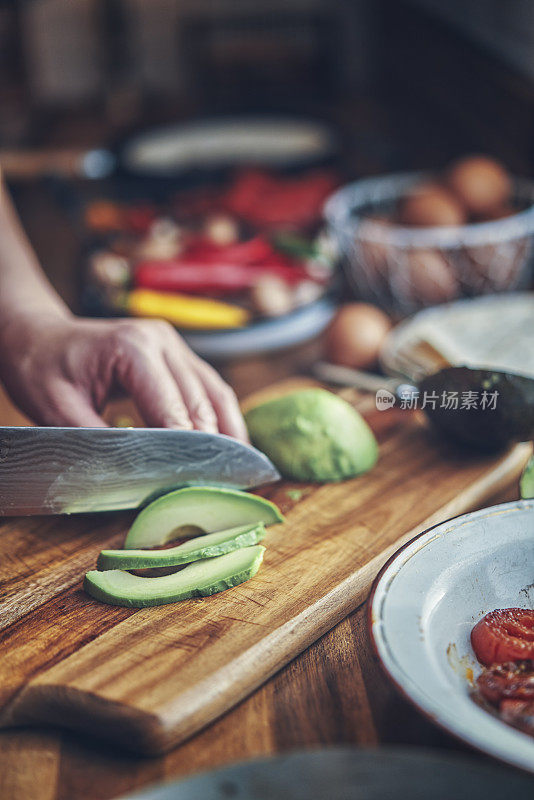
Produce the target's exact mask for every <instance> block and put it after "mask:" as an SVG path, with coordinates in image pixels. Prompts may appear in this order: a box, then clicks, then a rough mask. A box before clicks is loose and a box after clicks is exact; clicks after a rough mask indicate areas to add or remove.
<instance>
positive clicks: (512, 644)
mask: <svg viewBox="0 0 534 800" xmlns="http://www.w3.org/2000/svg"><path fill="white" fill-rule="evenodd" d="M471 644H472V646H473V650H474V651H475V655H476V657H477V658H478V660H479V661H480V662H481V663H482V664H484V665H485V666H489V665H490V664H503V663H505V662H507V661H519V660H524V659H533V658H534V610H530V609H526V608H499V609H496V610H495V611H491V612H490V613H489V614H486V616H485V617H483V618H482V619H481V620H480V621H479V622H477V624H476V625H475V627H474V628H473V630H472V631H471Z"/></svg>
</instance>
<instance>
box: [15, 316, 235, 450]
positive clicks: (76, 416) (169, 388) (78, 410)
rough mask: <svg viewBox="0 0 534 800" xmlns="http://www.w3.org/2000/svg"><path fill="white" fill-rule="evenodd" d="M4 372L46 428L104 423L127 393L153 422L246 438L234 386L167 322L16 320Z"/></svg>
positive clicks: (31, 413)
mask: <svg viewBox="0 0 534 800" xmlns="http://www.w3.org/2000/svg"><path fill="white" fill-rule="evenodd" d="M0 377H1V378H2V380H3V382H4V384H5V386H6V389H7V391H8V392H9V394H10V396H11V398H12V399H13V401H14V402H15V403H16V404H17V406H18V407H19V408H20V409H21V410H22V411H24V412H25V413H26V414H28V415H29V416H30V417H31V418H32V419H33V420H34V421H35V422H37V423H40V424H43V425H59V426H63V425H67V426H82V427H102V426H105V425H106V422H105V421H104V419H103V418H102V416H101V412H102V410H103V409H104V406H105V405H106V402H107V401H108V400H109V399H110V398H112V397H113V396H114V395H115V394H116V393H117V391H121V390H122V391H123V392H124V391H125V392H126V393H127V394H128V395H129V396H130V397H131V398H132V400H133V401H134V403H135V405H136V406H137V409H138V411H139V412H140V414H141V416H142V417H143V419H144V420H145V423H146V424H147V425H149V426H150V427H161V428H185V429H188V428H189V429H190V428H195V429H197V430H203V431H209V432H213V433H215V432H217V431H219V432H220V433H226V434H228V435H229V436H234V437H235V438H237V439H243V440H246V439H247V432H246V427H245V423H244V421H243V417H242V415H241V411H240V409H239V405H238V402H237V399H236V397H235V394H234V392H233V391H232V389H231V388H230V387H229V386H228V384H226V383H225V382H224V381H223V380H222V378H221V377H220V376H219V375H218V374H217V372H216V371H215V370H214V369H213V368H212V367H210V366H209V365H208V364H206V363H205V362H204V361H202V359H200V358H199V357H198V356H196V355H195V354H194V353H193V352H192V351H191V350H190V349H189V347H188V346H187V345H186V344H185V342H184V341H183V339H182V338H181V337H180V336H179V335H178V334H177V332H176V331H175V330H174V328H173V327H172V326H171V325H169V324H168V323H166V322H163V321H155V320H133V319H119V320H92V319H84V318H77V317H72V316H66V315H60V314H58V315H55V314H50V313H44V314H42V315H39V314H33V315H31V316H29V315H28V316H18V317H15V318H12V319H11V320H10V321H9V322H4V324H3V326H2V328H1V329H0Z"/></svg>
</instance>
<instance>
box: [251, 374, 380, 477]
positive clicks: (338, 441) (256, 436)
mask: <svg viewBox="0 0 534 800" xmlns="http://www.w3.org/2000/svg"><path fill="white" fill-rule="evenodd" d="M245 421H246V423H247V426H248V430H249V434H250V438H251V441H252V443H253V444H254V445H255V446H256V447H257V448H258V449H259V450H262V451H263V452H264V453H265V454H266V455H267V456H268V457H269V458H270V459H271V461H272V462H273V463H274V464H275V465H276V466H277V467H278V469H279V471H280V472H281V474H282V475H284V476H285V477H286V478H291V479H294V480H298V481H313V482H317V483H330V482H334V481H342V480H344V479H346V478H352V477H354V476H355V475H360V474H361V473H362V472H367V470H369V469H371V467H373V466H374V464H375V463H376V460H377V458H378V445H377V442H376V439H375V437H374V434H373V432H372V431H371V429H370V427H369V426H368V424H367V423H366V422H365V420H364V419H363V417H362V416H361V415H360V414H359V413H358V412H357V411H356V410H355V409H354V408H353V407H352V406H351V405H350V404H349V403H347V402H346V401H345V400H342V399H341V398H340V397H338V396H337V395H335V394H332V392H327V391H326V390H324V389H303V390H299V391H297V392H292V393H291V394H287V395H284V396H283V397H279V398H277V399H275V400H270V401H268V402H266V403H263V404H261V405H259V406H256V407H255V408H251V409H250V410H249V411H248V412H247V413H246V414H245Z"/></svg>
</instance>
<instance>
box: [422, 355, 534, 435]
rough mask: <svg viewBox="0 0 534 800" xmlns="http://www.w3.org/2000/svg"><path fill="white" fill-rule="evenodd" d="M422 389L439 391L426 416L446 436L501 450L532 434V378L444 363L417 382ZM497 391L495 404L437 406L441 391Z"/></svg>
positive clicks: (533, 404)
mask: <svg viewBox="0 0 534 800" xmlns="http://www.w3.org/2000/svg"><path fill="white" fill-rule="evenodd" d="M419 390H420V395H419V397H420V401H421V400H422V398H423V396H424V392H427V393H432V392H435V393H436V394H437V395H438V402H437V403H436V408H435V409H432V408H430V407H427V408H425V409H424V410H425V413H426V415H427V417H428V418H429V419H430V420H431V421H432V423H433V424H434V425H436V427H437V428H439V429H440V430H441V432H442V433H445V434H446V435H447V436H449V437H451V438H453V439H454V440H455V441H457V442H460V443H462V444H466V445H469V446H471V447H476V448H478V449H481V450H494V451H495V450H501V449H502V448H504V447H506V446H508V445H510V444H511V443H512V442H523V441H528V440H529V439H532V438H534V379H533V378H528V377H526V376H524V375H514V374H512V373H507V372H498V371H495V370H485V369H471V368H469V367H447V368H446V369H443V370H440V372H437V373H435V374H434V375H429V376H428V377H426V378H425V379H424V380H423V381H422V382H421V383H420V385H419ZM483 391H487V392H488V393H491V392H495V391H497V392H498V393H499V394H498V397H497V404H496V408H495V409H494V410H493V409H490V408H485V409H481V408H480V407H477V408H476V409H465V408H464V409H461V408H460V407H459V408H458V409H456V410H454V409H446V408H440V402H441V396H442V393H443V392H458V393H459V395H458V397H459V406H460V405H461V398H462V392H477V393H478V398H480V397H481V395H482V392H483Z"/></svg>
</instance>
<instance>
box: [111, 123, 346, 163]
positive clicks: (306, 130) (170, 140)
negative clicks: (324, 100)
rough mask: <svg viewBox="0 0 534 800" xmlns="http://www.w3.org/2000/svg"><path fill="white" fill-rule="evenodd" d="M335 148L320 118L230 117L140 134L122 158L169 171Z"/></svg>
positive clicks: (304, 159) (306, 156)
mask: <svg viewBox="0 0 534 800" xmlns="http://www.w3.org/2000/svg"><path fill="white" fill-rule="evenodd" d="M334 149H335V145H334V139H333V135H332V133H331V130H330V128H328V127H327V126H326V125H324V124H322V123H320V122H315V121H312V120H299V119H294V118H284V117H273V118H261V117H235V118H234V117H231V118H227V119H220V120H202V121H201V122H191V123H185V124H180V125H169V126H167V127H164V128H159V129H157V130H154V131H151V132H149V133H144V134H140V135H139V136H138V137H136V138H135V139H133V140H132V141H131V142H130V143H129V144H128V145H127V147H126V149H125V152H124V156H123V157H124V163H125V165H126V166H127V167H128V168H129V169H130V170H132V171H134V172H137V173H139V174H143V173H147V174H151V175H152V174H158V173H160V174H163V175H168V174H172V173H177V172H180V171H182V170H189V169H195V168H196V169H198V168H200V169H207V168H208V169H209V168H211V169H214V168H219V167H227V166H234V165H236V166H237V165H239V164H247V165H248V164H261V165H264V166H269V167H282V166H289V165H300V164H307V163H309V162H313V161H315V160H317V159H323V158H326V157H327V156H330V155H332V153H333V151H334Z"/></svg>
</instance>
